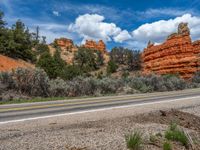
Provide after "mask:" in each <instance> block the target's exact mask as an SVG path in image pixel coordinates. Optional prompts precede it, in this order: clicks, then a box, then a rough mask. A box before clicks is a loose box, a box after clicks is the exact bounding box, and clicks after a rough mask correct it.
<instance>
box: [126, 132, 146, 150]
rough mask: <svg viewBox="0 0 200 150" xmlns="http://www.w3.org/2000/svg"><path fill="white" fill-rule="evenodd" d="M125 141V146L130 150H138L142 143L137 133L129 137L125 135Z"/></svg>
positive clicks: (139, 134) (140, 136)
mask: <svg viewBox="0 0 200 150" xmlns="http://www.w3.org/2000/svg"><path fill="white" fill-rule="evenodd" d="M125 140H126V146H127V148H128V149H130V150H140V149H141V148H142V145H143V143H144V141H143V139H142V134H141V133H140V132H138V131H136V132H134V133H132V134H130V135H126V137H125Z"/></svg>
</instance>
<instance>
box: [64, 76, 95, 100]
mask: <svg viewBox="0 0 200 150" xmlns="http://www.w3.org/2000/svg"><path fill="white" fill-rule="evenodd" d="M67 84H68V85H69V87H70V88H69V96H86V95H93V94H94V93H95V91H96V90H95V89H96V88H97V87H96V79H94V78H83V77H77V78H74V79H73V80H71V81H68V82H67Z"/></svg>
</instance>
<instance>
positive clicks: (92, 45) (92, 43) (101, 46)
mask: <svg viewBox="0 0 200 150" xmlns="http://www.w3.org/2000/svg"><path fill="white" fill-rule="evenodd" d="M83 46H84V47H86V48H90V49H95V50H99V51H101V52H102V53H105V52H106V45H105V43H104V42H103V41H102V40H99V42H98V43H96V42H95V41H93V40H86V42H85V45H83Z"/></svg>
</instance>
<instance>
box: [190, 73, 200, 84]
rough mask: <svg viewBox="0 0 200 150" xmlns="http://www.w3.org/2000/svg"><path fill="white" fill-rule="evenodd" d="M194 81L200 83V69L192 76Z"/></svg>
mask: <svg viewBox="0 0 200 150" xmlns="http://www.w3.org/2000/svg"><path fill="white" fill-rule="evenodd" d="M192 82H194V83H200V71H198V72H196V73H195V75H194V76H193V77H192Z"/></svg>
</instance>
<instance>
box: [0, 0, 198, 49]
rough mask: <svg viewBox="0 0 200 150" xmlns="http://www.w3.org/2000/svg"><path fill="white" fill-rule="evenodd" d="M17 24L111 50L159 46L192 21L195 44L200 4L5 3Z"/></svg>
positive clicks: (117, 0) (186, 0) (128, 0)
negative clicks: (102, 44)
mask: <svg viewBox="0 0 200 150" xmlns="http://www.w3.org/2000/svg"><path fill="white" fill-rule="evenodd" d="M0 9H1V10H3V12H4V13H5V20H6V21H7V23H8V26H11V25H12V24H13V23H14V22H15V21H16V20H17V19H21V20H22V21H23V22H24V23H25V24H26V25H27V26H28V27H29V29H30V30H32V31H33V30H35V28H36V26H40V32H41V33H40V34H41V35H44V36H46V37H47V41H48V42H52V41H53V40H54V38H59V37H66V38H71V39H73V40H74V42H75V43H76V44H82V43H84V41H85V40H86V39H93V40H99V39H103V40H104V41H105V42H106V44H107V47H108V49H111V48H112V47H114V46H125V47H128V48H132V49H141V50H142V49H143V48H144V47H145V46H146V44H147V42H148V41H149V40H151V41H153V42H155V43H156V44H159V43H161V42H163V41H164V39H165V38H166V36H167V35H169V34H170V33H173V32H175V31H176V28H177V26H178V24H179V23H180V22H188V23H189V27H190V29H191V36H192V39H193V40H196V39H200V12H199V10H200V2H199V0H192V1H191V0H140V1H138V0H113V1H111V0H0Z"/></svg>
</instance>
